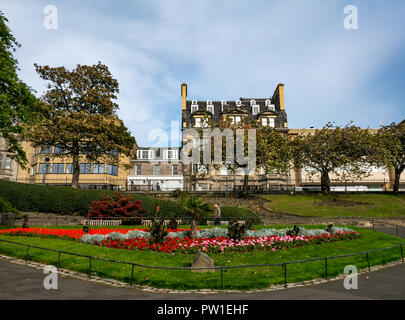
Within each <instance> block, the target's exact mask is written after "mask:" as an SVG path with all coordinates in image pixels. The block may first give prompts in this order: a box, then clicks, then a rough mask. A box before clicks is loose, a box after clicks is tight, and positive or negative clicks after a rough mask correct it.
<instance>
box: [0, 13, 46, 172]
mask: <svg viewBox="0 0 405 320" xmlns="http://www.w3.org/2000/svg"><path fill="white" fill-rule="evenodd" d="M7 22H8V20H7V18H6V17H5V16H4V14H3V13H2V12H1V11H0V133H1V136H2V137H3V138H5V139H6V141H7V148H8V150H7V151H8V152H9V153H10V156H11V157H12V158H13V159H15V160H16V161H17V162H18V164H19V165H20V166H21V167H23V168H25V167H26V164H27V157H26V154H25V152H24V150H23V149H22V147H21V145H20V143H19V140H20V139H21V138H22V137H23V135H24V134H25V133H26V131H27V128H28V126H29V125H30V124H31V123H32V122H34V121H35V119H36V116H35V115H36V111H37V106H38V104H39V103H38V100H37V98H36V97H35V95H34V94H33V90H32V89H31V88H30V87H28V86H27V85H26V84H25V83H24V82H22V81H21V80H20V79H19V77H18V75H17V71H18V70H19V68H18V61H17V60H16V59H15V58H14V56H13V54H14V52H15V50H16V48H18V47H21V45H20V44H19V43H18V42H17V41H16V39H15V38H14V36H13V35H12V33H11V31H10V29H9V28H8V26H7V24H6V23H7Z"/></svg>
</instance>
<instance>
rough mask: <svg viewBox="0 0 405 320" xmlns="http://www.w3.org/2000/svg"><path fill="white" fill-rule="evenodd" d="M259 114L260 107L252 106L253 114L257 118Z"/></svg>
mask: <svg viewBox="0 0 405 320" xmlns="http://www.w3.org/2000/svg"><path fill="white" fill-rule="evenodd" d="M258 113H259V106H258V105H254V106H252V114H253V115H254V116H255V115H257V114H258Z"/></svg>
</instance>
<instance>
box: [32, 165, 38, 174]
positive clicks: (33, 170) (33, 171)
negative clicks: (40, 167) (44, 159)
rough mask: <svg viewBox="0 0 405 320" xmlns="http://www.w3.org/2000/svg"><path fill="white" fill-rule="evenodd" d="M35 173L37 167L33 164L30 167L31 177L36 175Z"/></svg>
mask: <svg viewBox="0 0 405 320" xmlns="http://www.w3.org/2000/svg"><path fill="white" fill-rule="evenodd" d="M36 173H37V165H36V164H34V165H33V166H32V167H31V175H32V176H33V175H34V174H36Z"/></svg>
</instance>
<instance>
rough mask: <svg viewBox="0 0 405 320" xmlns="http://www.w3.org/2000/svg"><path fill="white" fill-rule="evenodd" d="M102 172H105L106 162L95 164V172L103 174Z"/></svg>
mask: <svg viewBox="0 0 405 320" xmlns="http://www.w3.org/2000/svg"><path fill="white" fill-rule="evenodd" d="M102 173H104V163H95V164H93V174H102Z"/></svg>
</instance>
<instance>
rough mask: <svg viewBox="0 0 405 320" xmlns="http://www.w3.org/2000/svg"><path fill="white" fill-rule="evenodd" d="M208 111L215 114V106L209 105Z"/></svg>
mask: <svg viewBox="0 0 405 320" xmlns="http://www.w3.org/2000/svg"><path fill="white" fill-rule="evenodd" d="M207 111H208V112H211V113H212V114H214V106H213V105H212V104H210V105H207Z"/></svg>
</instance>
